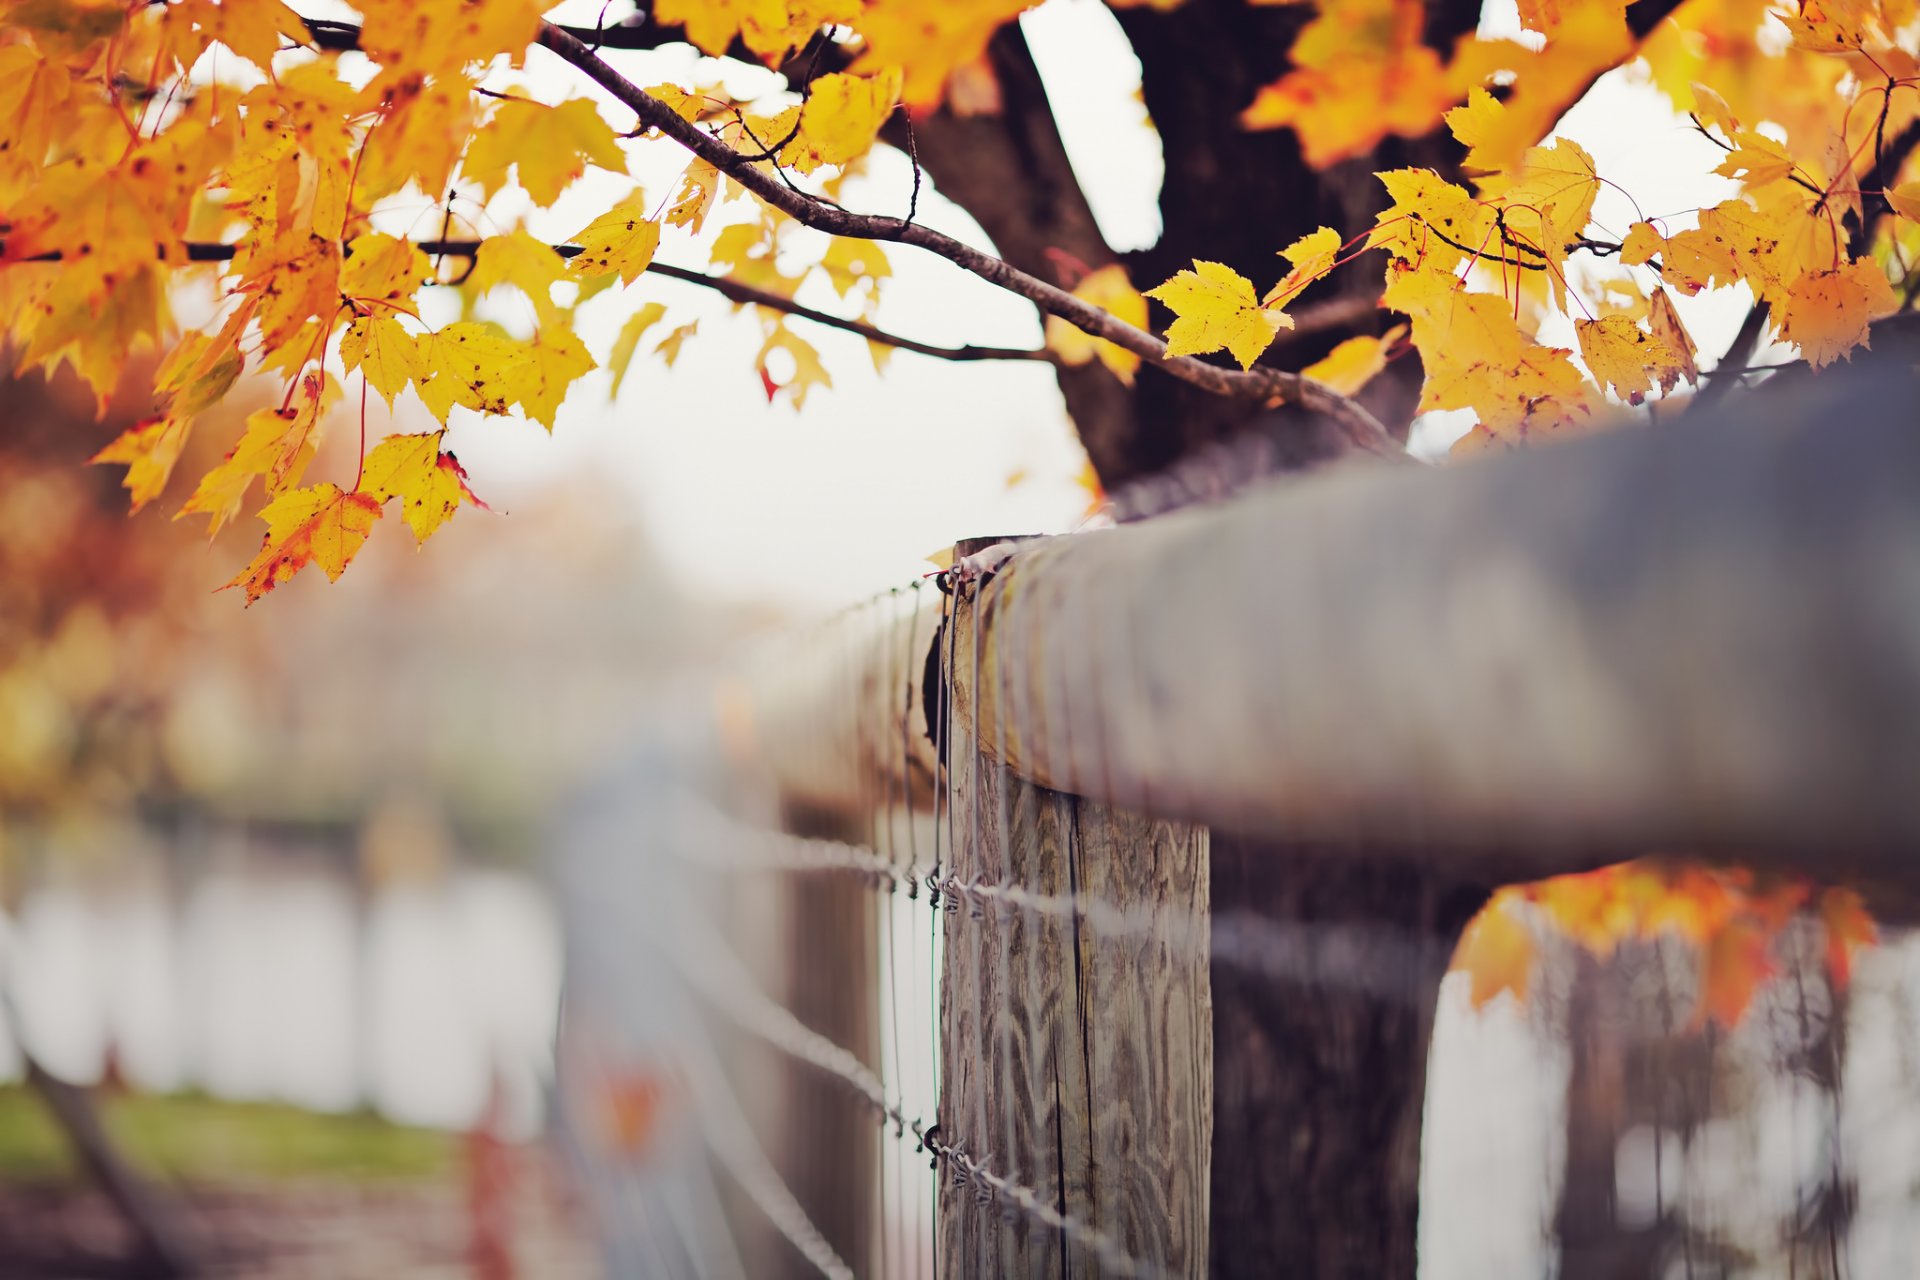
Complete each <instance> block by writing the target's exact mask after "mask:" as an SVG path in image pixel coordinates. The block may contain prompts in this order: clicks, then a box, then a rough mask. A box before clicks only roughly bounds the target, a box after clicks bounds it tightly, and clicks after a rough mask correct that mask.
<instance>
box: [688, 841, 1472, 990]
mask: <svg viewBox="0 0 1920 1280" xmlns="http://www.w3.org/2000/svg"><path fill="white" fill-rule="evenodd" d="M711 821H712V822H713V823H714V824H715V825H714V828H713V829H714V831H715V832H716V833H718V832H720V831H722V830H724V831H725V832H726V833H727V836H728V839H730V840H743V841H745V842H746V844H747V846H748V847H747V848H746V849H745V850H743V851H740V852H722V851H720V849H719V848H717V847H712V846H701V847H699V848H697V849H695V848H691V847H688V848H682V849H680V850H679V853H680V856H682V857H684V858H686V859H688V860H690V861H693V862H695V863H697V864H698V865H701V866H704V867H707V868H709V869H711V870H715V871H722V872H753V871H782V872H792V873H800V874H822V873H833V872H840V873H845V874H850V875H853V876H854V877H856V878H857V879H859V880H861V881H863V882H865V883H868V884H870V885H872V886H873V887H875V888H888V889H891V888H898V887H900V886H901V885H903V884H905V883H907V882H909V881H912V880H914V878H915V877H916V876H917V875H918V874H919V868H917V867H910V868H904V869H903V868H902V867H901V865H900V864H899V863H889V862H888V861H887V860H886V859H885V858H882V857H880V856H879V855H878V854H876V853H874V852H873V851H872V850H871V849H868V848H866V847H864V846H861V845H857V844H851V843H848V842H846V841H842V840H824V839H816V838H813V837H808V836H796V835H790V834H788V833H786V832H782V831H776V830H770V829H767V828H763V827H757V826H754V825H752V824H749V823H745V822H741V821H739V820H738V819H733V818H729V817H727V816H726V815H724V814H720V813H718V811H715V812H714V814H713V815H712V817H711ZM924 883H925V884H926V885H927V887H928V888H929V889H931V890H932V891H933V892H932V893H930V894H929V895H928V901H929V903H930V904H935V903H937V907H936V909H937V910H939V911H942V912H946V913H952V914H958V913H962V912H963V911H964V914H966V915H967V916H969V917H971V918H973V919H982V918H984V917H985V915H986V913H987V912H988V911H1000V910H1013V911H1020V912H1023V913H1026V914H1028V915H1032V916H1037V917H1041V918H1045V919H1052V920H1061V921H1065V922H1068V923H1071V924H1075V925H1077V926H1079V927H1081V928H1084V929H1085V930H1086V931H1087V934H1088V936H1089V937H1091V938H1092V939H1093V941H1095V942H1096V943H1100V944H1103V945H1119V944H1122V943H1129V942H1157V943H1159V944H1161V945H1163V946H1166V947H1169V948H1171V949H1173V950H1174V951H1178V952H1186V953H1189V954H1192V953H1197V952H1200V951H1202V950H1204V951H1205V954H1206V956H1207V958H1208V959H1209V960H1211V961H1214V962H1217V963H1220V964H1225V965H1231V966H1233V967H1234V968H1237V969H1243V970H1247V971H1250V972H1253V973H1256V974H1259V975H1260V976H1263V977H1268V978H1274V979H1279V980H1285V981H1291V982H1298V983H1315V984H1319V985H1322V986H1325V987H1329V988H1333V989H1337V990H1347V991H1355V992H1358V993H1360V994H1363V995H1371V996H1375V997H1378V998H1381V999H1411V998H1413V996H1412V993H1411V990H1410V988H1409V987H1408V986H1407V984H1405V983H1404V982H1400V981H1396V980H1395V977H1394V975H1396V974H1401V973H1405V972H1407V971H1408V967H1409V966H1424V965H1427V964H1430V963H1432V961H1433V960H1434V959H1435V956H1436V952H1435V948H1437V947H1441V946H1442V945H1443V944H1440V943H1436V942H1432V941H1429V940H1422V939H1410V938H1408V937H1406V936H1404V935H1403V934H1401V933H1398V932H1395V931H1389V930H1386V929H1379V928H1365V927H1362V926H1358V925H1326V924H1301V923H1280V922H1277V921H1274V920H1270V919H1267V918H1266V917H1264V916H1261V915H1258V914H1256V913H1254V912H1247V911H1237V912H1224V913H1221V914H1218V915H1215V916H1213V917H1211V918H1210V919H1209V920H1208V921H1205V922H1195V921H1192V920H1189V919H1187V918H1185V917H1167V916H1165V915H1163V914H1162V913H1160V912H1157V911H1155V910H1154V909H1152V908H1151V907H1146V906H1136V907H1125V906H1121V905H1119V904H1118V903H1115V902H1111V901H1109V900H1107V899H1104V898H1097V897H1090V896H1088V895H1086V894H1071V893H1040V892H1037V891H1035V890H1032V889H1028V888H1026V887H1025V886H1023V885H1018V884H1007V883H1002V882H993V881H985V880H969V879H963V878H961V877H960V876H957V875H955V874H953V873H952V872H951V871H946V870H945V869H944V868H943V871H942V874H938V875H934V874H929V875H927V876H926V878H925V881H924Z"/></svg>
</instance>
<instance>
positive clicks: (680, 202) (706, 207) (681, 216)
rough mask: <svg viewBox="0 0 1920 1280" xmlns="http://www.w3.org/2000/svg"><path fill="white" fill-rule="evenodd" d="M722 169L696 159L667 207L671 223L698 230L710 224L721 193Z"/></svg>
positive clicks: (690, 229) (688, 167)
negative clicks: (709, 215)
mask: <svg viewBox="0 0 1920 1280" xmlns="http://www.w3.org/2000/svg"><path fill="white" fill-rule="evenodd" d="M721 183H722V179H721V177H720V171H719V170H718V169H716V168H714V167H713V166H712V165H711V164H708V163H707V162H706V161H705V160H695V161H694V162H693V163H692V164H690V165H688V166H687V169H686V172H685V173H684V174H682V175H681V177H680V190H679V191H678V192H677V193H676V194H675V195H674V197H673V203H672V204H671V205H669V206H668V207H667V214H666V219H667V222H668V223H669V224H671V225H673V226H676V227H685V228H686V229H687V230H689V231H693V232H698V231H699V230H700V228H702V227H704V226H705V225H706V224H707V214H708V213H709V212H711V211H712V209H713V204H714V201H715V200H716V199H718V198H719V195H720V186H721Z"/></svg>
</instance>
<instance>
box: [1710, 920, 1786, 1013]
mask: <svg viewBox="0 0 1920 1280" xmlns="http://www.w3.org/2000/svg"><path fill="white" fill-rule="evenodd" d="M1773 973H1774V962H1773V955H1772V948H1771V946H1770V939H1769V937H1768V935H1767V933H1766V931H1765V930H1764V929H1762V928H1761V927H1760V925H1759V924H1758V923H1757V922H1755V921H1753V920H1751V919H1744V918H1736V919H1733V920H1730V921H1728V922H1727V924H1726V925H1725V927H1723V928H1722V929H1721V930H1720V931H1719V932H1718V933H1716V934H1714V935H1713V937H1712V938H1711V939H1710V940H1709V941H1708V943H1707V947H1706V955H1705V957H1704V959H1703V962H1702V965H1701V974H1700V1007H1699V1009H1698V1011H1697V1012H1696V1013H1695V1015H1694V1022H1695V1025H1696V1026H1698V1025H1703V1024H1705V1023H1706V1022H1707V1021H1709V1020H1711V1021H1713V1022H1717V1023H1719V1024H1720V1025H1721V1026H1722V1027H1725V1028H1727V1029H1728V1030H1732V1029H1733V1028H1734V1027H1737V1026H1739V1025H1740V1020H1741V1019H1742V1018H1744V1017H1746V1014H1747V1010H1748V1009H1749V1008H1751V1007H1752V1006H1753V997H1754V994H1755V993H1756V992H1757V991H1759V989H1760V986H1761V984H1762V983H1764V982H1765V981H1766V980H1767V979H1768V978H1770V977H1771V976H1773Z"/></svg>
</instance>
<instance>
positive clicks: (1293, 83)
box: [1240, 0, 1459, 169]
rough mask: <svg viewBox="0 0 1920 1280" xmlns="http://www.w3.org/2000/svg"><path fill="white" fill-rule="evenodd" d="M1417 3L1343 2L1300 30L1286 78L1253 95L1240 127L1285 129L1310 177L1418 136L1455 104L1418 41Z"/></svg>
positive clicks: (1421, 20)
mask: <svg viewBox="0 0 1920 1280" xmlns="http://www.w3.org/2000/svg"><path fill="white" fill-rule="evenodd" d="M1424 27H1425V15H1424V6H1422V5H1421V4H1420V3H1419V0H1345V2H1343V3H1340V4H1328V5H1323V6H1321V9H1320V13H1319V16H1318V17H1316V18H1315V19H1314V20H1313V21H1312V22H1309V23H1308V24H1307V25H1306V26H1305V27H1304V28H1302V29H1301V32H1300V35H1299V37H1298V38H1297V39H1296V40H1295V41H1294V45H1293V48H1292V50H1291V51H1290V53H1289V57H1290V59H1291V61H1292V63H1293V70H1291V71H1289V72H1288V73H1287V74H1286V75H1285V76H1283V77H1281V78H1280V79H1279V80H1277V81H1275V82H1274V83H1272V84H1269V85H1267V86H1265V87H1264V88H1262V89H1261V90H1260V92H1259V94H1258V95H1257V96H1256V97H1255V98H1254V100H1253V102H1252V103H1251V104H1250V105H1249V106H1248V107H1247V109H1246V110H1245V111H1243V112H1241V114H1240V123H1241V124H1243V125H1245V126H1246V127H1247V128H1249V129H1276V128H1292V129H1293V130H1294V133H1295V135H1296V136H1297V137H1298V138H1299V140H1300V151H1301V155H1302V156H1303V157H1304V158H1305V159H1306V162H1307V163H1308V164H1310V165H1312V166H1313V167H1314V168H1316V169H1320V168H1325V167H1326V166H1327V165H1330V164H1332V163H1334V162H1335V161H1338V160H1343V159H1346V158H1348V157H1350V156H1357V155H1362V154H1364V153H1366V152H1368V151H1371V150H1372V149H1373V148H1374V147H1375V146H1376V145H1377V144H1378V143H1379V142H1380V140H1381V139H1382V138H1385V137H1386V136H1387V135H1388V134H1390V133H1392V134H1398V135H1400V136H1401V137H1409V138H1413V137H1419V136H1421V135H1423V134H1425V133H1427V132H1429V131H1430V130H1431V129H1432V128H1433V126H1434V123H1435V122H1436V121H1438V120H1439V119H1440V114H1441V112H1443V111H1445V110H1446V109H1447V107H1449V106H1451V105H1452V104H1453V103H1454V102H1455V101H1457V100H1458V97H1459V94H1458V92H1457V91H1456V90H1455V89H1454V87H1453V86H1452V85H1451V84H1450V83H1449V82H1448V76H1447V73H1446V69H1445V68H1444V67H1443V66H1442V65H1441V62H1440V55H1439V54H1437V53H1435V52H1434V50H1433V49H1431V48H1429V47H1428V46H1427V44H1426V43H1425V42H1424V40H1423V38H1422V36H1423V30H1424Z"/></svg>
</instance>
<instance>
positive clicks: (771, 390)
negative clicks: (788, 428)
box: [661, 325, 833, 409]
mask: <svg viewBox="0 0 1920 1280" xmlns="http://www.w3.org/2000/svg"><path fill="white" fill-rule="evenodd" d="M670 336H671V335H670ZM661 346H662V347H663V348H664V347H665V346H666V344H665V343H664V342H663V343H661ZM775 351H784V352H786V353H787V355H788V356H789V357H790V358H791V359H792V360H793V374H792V376H790V377H788V378H787V379H786V380H785V381H776V380H775V378H774V377H773V373H772V370H771V369H770V368H769V367H768V364H767V357H768V356H769V355H771V354H772V353H773V352H775ZM754 364H755V367H757V368H758V369H759V371H760V384H761V386H762V387H764V388H765V389H766V393H767V399H768V400H772V399H773V397H774V395H775V393H776V392H780V391H784V392H786V393H787V396H788V398H789V399H790V400H791V401H792V402H793V407H794V408H796V409H799V408H802V407H803V406H805V404H806V403H807V392H808V391H810V390H811V389H812V388H814V387H831V386H832V385H833V377H832V375H831V374H829V373H828V372H827V367H826V366H825V365H823V364H821V363H820V353H819V351H817V350H815V348H814V346H813V344H812V343H811V342H808V341H807V340H806V339H805V338H802V337H800V336H799V335H798V334H796V333H794V332H793V331H792V330H790V329H788V328H787V327H786V326H785V325H775V326H774V327H773V329H772V331H771V332H769V333H768V334H767V337H766V341H764V342H763V343H761V344H760V354H759V355H758V356H757V357H755V359H754Z"/></svg>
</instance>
